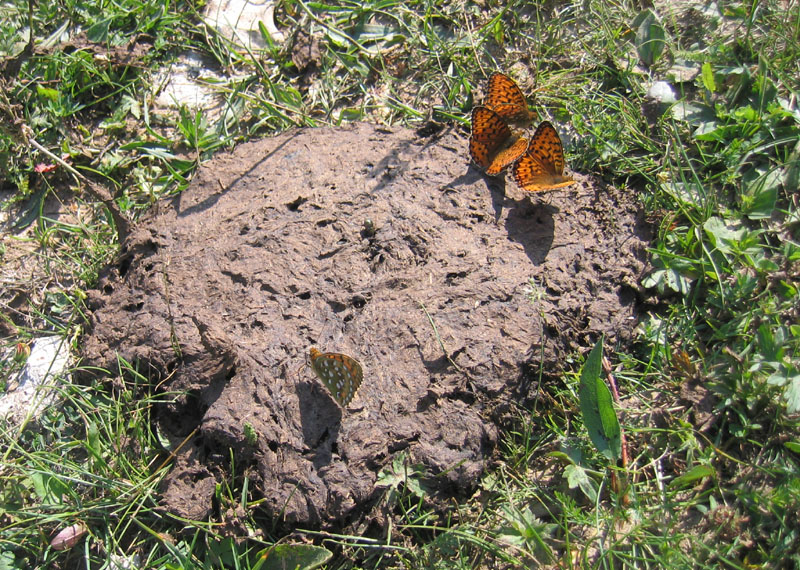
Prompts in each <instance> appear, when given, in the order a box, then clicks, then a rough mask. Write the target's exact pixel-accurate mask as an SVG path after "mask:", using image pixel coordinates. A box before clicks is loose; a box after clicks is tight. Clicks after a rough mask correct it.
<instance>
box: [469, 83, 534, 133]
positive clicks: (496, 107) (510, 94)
mask: <svg viewBox="0 0 800 570" xmlns="http://www.w3.org/2000/svg"><path fill="white" fill-rule="evenodd" d="M483 104H484V106H486V107H489V108H490V109H491V110H492V111H494V112H495V113H497V114H498V115H500V117H501V118H502V119H503V120H505V121H508V122H510V123H514V124H515V125H517V126H520V127H527V126H528V125H530V124H531V123H532V122H533V121H534V119H536V117H537V116H538V115H537V114H536V113H535V112H534V111H531V110H530V109H529V108H528V101H527V100H526V99H525V95H523V94H522V90H521V89H520V88H519V86H518V85H517V84H516V82H515V81H514V80H513V79H511V78H510V77H509V76H508V75H504V74H502V73H498V72H495V73H492V75H491V77H489V87H488V89H487V91H486V101H484V103H483Z"/></svg>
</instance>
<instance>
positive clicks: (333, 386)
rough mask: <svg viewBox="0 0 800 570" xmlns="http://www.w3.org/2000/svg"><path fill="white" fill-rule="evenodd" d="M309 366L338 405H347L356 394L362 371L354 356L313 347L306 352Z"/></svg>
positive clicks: (362, 376)
mask: <svg viewBox="0 0 800 570" xmlns="http://www.w3.org/2000/svg"><path fill="white" fill-rule="evenodd" d="M308 357H309V359H310V360H311V368H312V369H313V370H314V373H315V374H316V375H317V376H318V377H319V379H320V380H322V383H323V384H325V386H326V387H327V388H328V390H330V392H331V395H332V396H333V399H334V400H336V401H337V402H338V403H339V405H340V406H342V407H347V405H348V404H349V403H350V402H351V401H352V400H353V397H354V396H355V395H356V392H357V391H358V388H359V386H361V381H362V380H363V378H364V373H363V371H362V369H361V364H359V363H358V361H357V360H356V359H354V358H351V357H350V356H347V355H346V354H340V353H338V352H320V351H319V350H317V349H316V348H314V347H311V349H310V350H309V352H308Z"/></svg>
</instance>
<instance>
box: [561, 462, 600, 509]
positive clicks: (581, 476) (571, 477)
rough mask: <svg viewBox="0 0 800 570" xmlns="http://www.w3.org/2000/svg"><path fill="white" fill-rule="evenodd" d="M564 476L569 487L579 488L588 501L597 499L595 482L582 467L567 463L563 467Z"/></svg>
mask: <svg viewBox="0 0 800 570" xmlns="http://www.w3.org/2000/svg"><path fill="white" fill-rule="evenodd" d="M564 477H566V478H567V484H568V485H569V488H570V489H580V490H581V491H582V492H583V494H584V495H586V496H587V497H588V498H589V500H590V501H592V502H595V501H597V484H596V483H595V482H594V481H592V479H591V478H589V476H588V475H587V474H586V471H585V470H584V469H583V467H580V466H578V465H568V466H567V467H566V469H564Z"/></svg>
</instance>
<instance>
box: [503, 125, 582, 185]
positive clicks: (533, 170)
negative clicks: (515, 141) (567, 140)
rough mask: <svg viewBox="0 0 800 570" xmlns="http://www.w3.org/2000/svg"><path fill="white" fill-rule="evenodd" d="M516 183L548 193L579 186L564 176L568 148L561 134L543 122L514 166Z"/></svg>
mask: <svg viewBox="0 0 800 570" xmlns="http://www.w3.org/2000/svg"><path fill="white" fill-rule="evenodd" d="M513 173H514V180H516V182H517V185H518V186H519V187H520V188H522V189H523V190H526V191H528V192H547V191H549V190H556V189H558V188H565V187H567V186H571V185H572V184H575V180H574V179H573V178H571V177H569V176H564V147H563V146H562V145H561V137H559V136H558V131H556V129H555V127H554V126H553V125H552V124H550V123H549V122H547V121H543V122H542V123H541V124H540V125H539V127H538V128H537V129H536V133H534V135H533V136H532V137H531V140H530V141H529V142H528V148H527V149H526V150H525V152H524V153H523V154H522V155H521V156H520V158H519V160H517V162H516V163H515V164H514V168H513Z"/></svg>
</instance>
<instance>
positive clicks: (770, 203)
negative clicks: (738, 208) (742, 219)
mask: <svg viewBox="0 0 800 570" xmlns="http://www.w3.org/2000/svg"><path fill="white" fill-rule="evenodd" d="M781 178H782V172H781V171H780V170H778V169H772V170H769V171H767V172H763V173H762V172H759V171H758V170H756V169H751V170H749V171H747V172H746V173H745V174H743V175H742V213H744V214H745V215H746V216H747V217H748V218H750V219H751V220H762V219H769V218H771V217H772V215H773V213H774V212H775V204H776V202H777V201H778V190H780V186H781V183H782V181H781Z"/></svg>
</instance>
